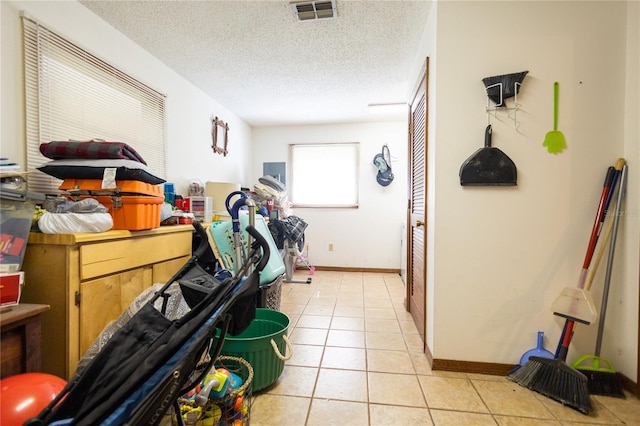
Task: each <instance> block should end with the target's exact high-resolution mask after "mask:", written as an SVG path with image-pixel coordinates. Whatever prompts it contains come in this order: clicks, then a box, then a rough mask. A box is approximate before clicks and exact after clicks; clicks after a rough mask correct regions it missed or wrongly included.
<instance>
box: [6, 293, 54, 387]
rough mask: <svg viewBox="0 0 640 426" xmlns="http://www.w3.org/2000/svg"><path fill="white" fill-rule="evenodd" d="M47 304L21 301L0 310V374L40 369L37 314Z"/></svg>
mask: <svg viewBox="0 0 640 426" xmlns="http://www.w3.org/2000/svg"><path fill="white" fill-rule="evenodd" d="M47 310H49V305H40V304H30V303H20V304H18V305H14V306H7V307H3V308H2V309H1V310H0V328H1V329H2V337H1V341H0V346H2V351H0V358H1V365H0V377H7V376H11V375H13V374H18V373H28V372H32V371H40V366H41V357H40V337H41V335H42V332H41V329H40V314H42V313H43V312H45V311H47Z"/></svg>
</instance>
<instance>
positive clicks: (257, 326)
mask: <svg viewBox="0 0 640 426" xmlns="http://www.w3.org/2000/svg"><path fill="white" fill-rule="evenodd" d="M288 328H289V317H287V316H286V315H285V314H283V313H282V312H279V311H274V310H272V309H265V308H257V309H256V317H255V319H254V320H253V321H251V324H249V327H247V329H246V330H245V331H243V332H242V333H241V334H239V335H237V336H230V335H227V337H226V338H225V340H224V344H223V346H222V352H221V355H226V356H235V357H240V358H244V359H245V360H247V361H248V362H249V364H251V366H252V367H253V372H254V375H253V391H254V392H257V391H260V390H262V389H265V388H267V387H269V386H271V385H272V384H274V383H275V382H276V380H278V377H280V374H282V370H284V362H285V361H286V360H288V359H289V358H291V345H290V344H289V341H288V339H287V336H286V332H287V329H288ZM287 349H288V356H284V355H283V354H286V353H287Z"/></svg>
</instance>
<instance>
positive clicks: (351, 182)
mask: <svg viewBox="0 0 640 426" xmlns="http://www.w3.org/2000/svg"><path fill="white" fill-rule="evenodd" d="M359 150H360V144H359V143H357V142H356V143H326V144H292V145H289V164H290V165H291V169H290V182H291V183H290V185H289V190H290V193H289V196H290V197H291V202H292V203H293V205H294V207H347V208H354V207H358V173H359V171H358V169H359V167H358V164H359V161H358V159H359V157H360V156H359Z"/></svg>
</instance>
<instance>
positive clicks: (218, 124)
mask: <svg viewBox="0 0 640 426" xmlns="http://www.w3.org/2000/svg"><path fill="white" fill-rule="evenodd" d="M220 136H222V141H223V142H222V146H218V140H220ZM211 139H212V140H213V145H211V148H212V149H213V152H214V153H216V154H222V155H224V156H225V157H226V156H227V154H228V153H229V151H228V150H227V147H228V145H229V125H228V124H227V123H225V122H224V121H222V120H220V119H219V118H218V117H213V118H212V119H211Z"/></svg>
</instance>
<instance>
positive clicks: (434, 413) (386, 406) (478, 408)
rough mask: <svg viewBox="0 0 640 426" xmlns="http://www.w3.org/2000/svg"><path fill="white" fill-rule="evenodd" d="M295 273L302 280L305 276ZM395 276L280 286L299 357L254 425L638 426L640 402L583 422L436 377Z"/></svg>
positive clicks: (615, 404) (532, 399)
mask: <svg viewBox="0 0 640 426" xmlns="http://www.w3.org/2000/svg"><path fill="white" fill-rule="evenodd" d="M307 276H308V275H307V271H305V270H299V271H297V272H296V278H301V279H304V278H306V277H307ZM403 298H404V286H403V284H402V281H401V279H400V276H399V275H397V274H382V273H342V272H329V271H316V272H315V275H314V276H313V281H312V283H311V284H297V283H290V284H286V283H285V284H283V287H282V299H281V307H280V310H281V311H282V312H284V313H286V314H287V316H288V317H289V319H290V321H291V322H290V325H289V329H288V335H289V340H290V341H291V343H292V346H293V356H292V358H291V359H290V360H289V361H287V362H286V363H285V368H284V371H283V373H282V375H281V376H280V378H279V379H278V381H277V382H276V383H275V384H274V385H273V386H271V387H270V388H269V389H266V390H263V391H261V392H259V393H255V394H254V396H253V405H252V408H251V424H252V425H256V426H258V425H282V426H289V425H291V426H297V425H349V426H352V425H353V426H355V425H436V426H444V425H460V426H466V425H500V426H507V425H527V426H533V425H545V426H554V425H555V426H559V425H563V426H572V425H584V424H592V425H620V424H627V425H640V400H638V399H637V398H636V397H635V396H632V395H628V397H627V399H618V398H610V397H600V396H592V397H591V400H592V405H593V407H594V411H593V412H592V413H591V414H590V415H588V416H585V415H584V414H581V413H579V412H577V411H575V410H573V409H571V408H567V407H564V406H562V405H561V404H559V403H557V402H555V401H553V400H551V399H549V398H546V397H544V396H542V395H540V394H538V393H536V392H532V391H529V390H528V389H525V388H523V387H522V386H519V385H518V384H516V383H514V382H512V381H510V380H508V379H507V378H506V377H499V376H488V375H487V376H485V375H476V374H466V373H451V372H438V371H431V369H430V367H429V364H428V363H427V360H426V357H425V355H424V354H423V353H422V349H421V343H420V338H419V337H418V334H417V330H416V328H415V325H414V324H413V320H412V318H411V316H410V315H409V314H408V313H407V312H406V311H405V309H404V307H403Z"/></svg>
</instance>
